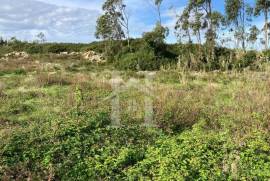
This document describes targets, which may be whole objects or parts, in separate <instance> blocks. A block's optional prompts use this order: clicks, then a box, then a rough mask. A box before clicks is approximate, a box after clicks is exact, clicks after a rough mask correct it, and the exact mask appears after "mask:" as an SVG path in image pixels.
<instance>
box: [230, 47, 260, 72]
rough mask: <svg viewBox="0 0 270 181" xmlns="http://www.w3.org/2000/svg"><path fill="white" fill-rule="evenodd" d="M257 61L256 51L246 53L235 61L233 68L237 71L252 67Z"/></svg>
mask: <svg viewBox="0 0 270 181" xmlns="http://www.w3.org/2000/svg"><path fill="white" fill-rule="evenodd" d="M256 60H257V53H256V51H248V52H246V53H244V54H243V55H241V56H240V58H239V59H238V60H236V62H235V64H234V67H235V68H237V69H243V68H246V67H250V66H252V64H254V63H255V62H256Z"/></svg>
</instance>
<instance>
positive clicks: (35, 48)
mask: <svg viewBox="0 0 270 181" xmlns="http://www.w3.org/2000/svg"><path fill="white" fill-rule="evenodd" d="M43 48H44V46H42V45H40V44H32V45H30V46H29V47H28V48H27V50H26V52H27V53H29V54H38V53H44V49H43Z"/></svg>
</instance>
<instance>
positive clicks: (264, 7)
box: [254, 0, 270, 50]
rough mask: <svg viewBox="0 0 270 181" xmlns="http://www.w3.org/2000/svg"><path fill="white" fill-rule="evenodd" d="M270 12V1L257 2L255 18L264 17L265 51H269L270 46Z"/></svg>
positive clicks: (261, 0)
mask: <svg viewBox="0 0 270 181" xmlns="http://www.w3.org/2000/svg"><path fill="white" fill-rule="evenodd" d="M269 11H270V0H256V6H255V12H254V13H255V16H259V15H261V14H263V15H264V28H263V29H264V36H265V38H264V41H265V49H266V50H268V44H269V34H268V29H269V21H268V15H269Z"/></svg>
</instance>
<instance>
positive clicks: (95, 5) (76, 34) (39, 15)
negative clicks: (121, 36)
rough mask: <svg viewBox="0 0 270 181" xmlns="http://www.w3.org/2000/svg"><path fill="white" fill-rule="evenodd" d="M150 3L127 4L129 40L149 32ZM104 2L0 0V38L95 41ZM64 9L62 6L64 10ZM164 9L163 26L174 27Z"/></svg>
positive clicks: (131, 0) (146, 0)
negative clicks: (37, 35)
mask: <svg viewBox="0 0 270 181" xmlns="http://www.w3.org/2000/svg"><path fill="white" fill-rule="evenodd" d="M150 1H151V0H126V4H127V7H128V11H129V13H130V31H131V36H132V37H140V36H141V34H142V33H143V32H146V31H150V30H151V29H152V28H153V27H154V25H155V22H156V20H157V13H156V11H155V9H154V7H153V5H152V4H151V2H150ZM103 2H104V0H76V1H75V0H0V4H1V6H0V36H4V37H12V36H16V37H17V38H19V39H22V40H33V39H35V35H36V34H38V33H39V32H43V33H45V35H46V37H47V40H48V41H57V42H90V41H94V40H95V37H94V33H95V26H96V19H97V17H98V16H99V15H100V14H101V13H102V10H101V7H102V4H103ZM63 5H64V6H63ZM167 9H168V8H167V7H166V6H165V7H164V9H163V17H164V18H163V19H164V20H163V23H164V24H165V25H166V26H169V27H170V28H172V27H173V24H174V22H175V17H174V16H173V15H172V14H171V13H170V12H169V11H168V10H167Z"/></svg>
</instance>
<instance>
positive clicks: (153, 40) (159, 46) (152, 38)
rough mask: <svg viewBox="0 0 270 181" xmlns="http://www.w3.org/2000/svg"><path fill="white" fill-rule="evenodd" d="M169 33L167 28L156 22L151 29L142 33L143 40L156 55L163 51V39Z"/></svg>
mask: <svg viewBox="0 0 270 181" xmlns="http://www.w3.org/2000/svg"><path fill="white" fill-rule="evenodd" d="M168 35H169V29H168V28H166V27H163V26H162V25H161V24H160V23H159V22H157V24H156V27H155V28H154V30H153V31H151V32H147V33H144V34H143V40H144V41H145V42H146V43H147V45H148V47H149V48H151V49H152V50H153V51H154V52H155V54H156V55H159V53H161V52H163V51H164V49H165V48H164V46H165V39H166V37H167V36H168Z"/></svg>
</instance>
